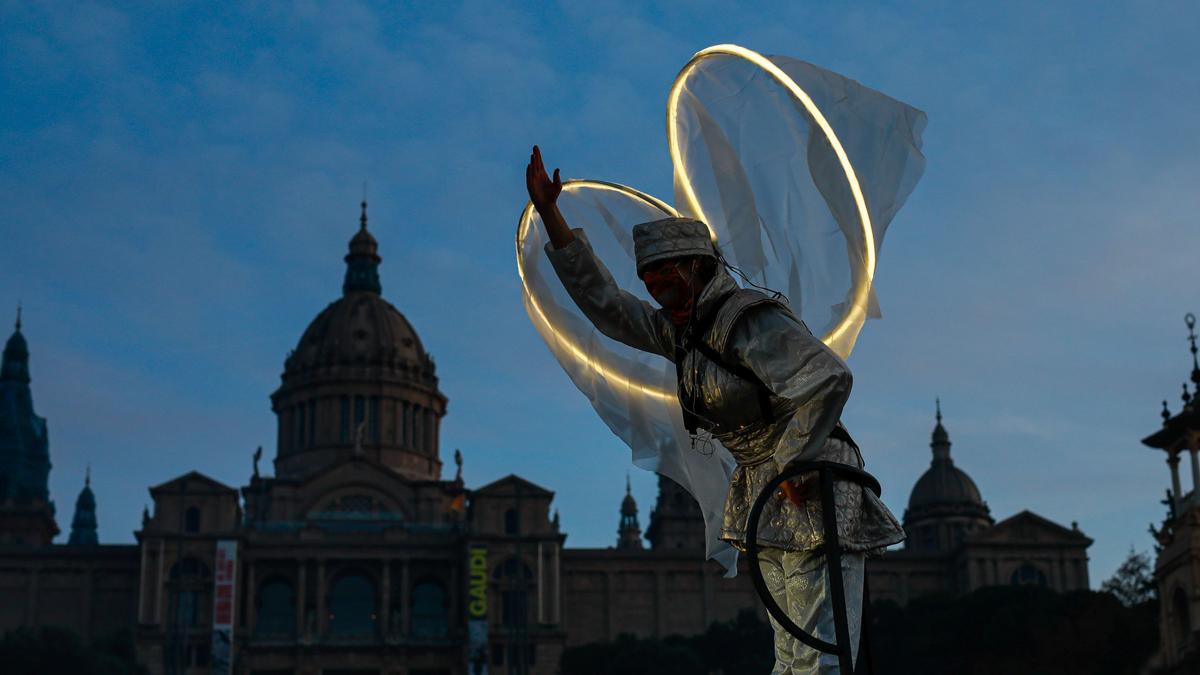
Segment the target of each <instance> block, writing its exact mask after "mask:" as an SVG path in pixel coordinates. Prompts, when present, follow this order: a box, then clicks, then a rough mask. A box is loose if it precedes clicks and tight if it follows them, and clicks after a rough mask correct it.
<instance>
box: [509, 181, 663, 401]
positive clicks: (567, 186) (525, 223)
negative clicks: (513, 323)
mask: <svg viewBox="0 0 1200 675" xmlns="http://www.w3.org/2000/svg"><path fill="white" fill-rule="evenodd" d="M579 190H603V191H609V192H616V193H619V194H621V195H624V196H626V197H629V198H630V199H632V200H634V201H640V202H644V203H645V204H647V205H649V206H651V207H653V208H656V209H658V210H660V211H662V212H663V214H664V215H665V216H677V215H679V213H678V212H677V211H676V210H675V209H673V208H671V205H670V204H667V203H666V202H664V201H662V200H660V199H657V198H655V197H653V196H651V195H648V194H646V193H644V192H641V191H639V190H635V189H633V188H631V187H628V186H626V185H621V184H620V183H608V182H605V181H598V180H569V181H566V182H564V183H563V193H571V192H576V191H579ZM533 217H534V209H533V202H528V203H526V204H525V209H524V210H523V211H521V220H520V222H519V223H518V225H517V274H518V275H519V276H520V277H521V288H522V290H523V291H524V293H525V298H526V300H527V302H528V303H529V307H530V310H531V311H530V316H531V317H533V318H536V320H537V322H538V323H540V324H541V327H542V328H544V329H545V330H547V331H549V332H550V334H551V335H553V336H554V337H555V339H556V340H557V341H558V343H559V344H561V345H563V347H565V348H566V350H567V351H568V352H570V354H571V355H572V356H573V357H574V358H575V359H577V360H578V361H579V362H580V363H585V364H587V365H588V367H589V368H591V369H592V370H594V371H595V372H597V373H598V374H600V376H601V377H603V378H604V379H606V380H608V381H609V382H611V383H613V384H615V385H617V386H620V387H629V388H631V389H634V390H637V391H639V392H641V393H643V394H645V395H647V396H651V397H654V398H659V399H663V400H668V401H675V400H678V399H677V398H676V394H675V392H674V391H665V390H663V389H661V388H659V387H656V386H654V385H651V384H647V383H645V382H636V381H634V380H632V379H630V378H629V377H627V376H626V375H625V374H623V373H621V372H620V371H619V370H618V369H616V368H613V367H611V366H609V365H607V364H605V363H602V362H601V361H599V360H597V359H595V358H594V357H593V356H592V355H590V354H588V353H587V351H585V350H584V349H583V348H582V347H581V346H580V345H579V344H577V343H576V342H575V341H574V340H573V339H572V338H571V336H570V335H569V334H567V333H566V332H565V331H562V330H559V329H558V328H557V327H556V326H555V325H554V323H553V322H552V321H551V320H550V317H548V316H546V312H545V310H544V309H542V306H541V304H539V303H538V300H537V296H536V295H535V294H534V292H533V290H532V289H531V288H530V287H529V280H528V279H526V278H525V253H524V251H523V247H524V244H525V240H526V238H527V237H528V236H529V228H530V227H532V225H533Z"/></svg>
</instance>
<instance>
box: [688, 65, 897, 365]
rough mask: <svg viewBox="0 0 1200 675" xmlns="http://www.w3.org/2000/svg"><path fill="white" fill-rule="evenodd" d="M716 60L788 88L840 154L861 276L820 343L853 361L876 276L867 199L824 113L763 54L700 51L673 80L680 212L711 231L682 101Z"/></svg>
mask: <svg viewBox="0 0 1200 675" xmlns="http://www.w3.org/2000/svg"><path fill="white" fill-rule="evenodd" d="M717 56H732V57H735V58H739V59H744V60H745V61H747V62H749V63H750V64H752V65H754V66H756V67H758V68H761V69H762V70H763V71H764V72H766V73H767V74H768V75H770V76H771V77H772V78H773V79H774V80H775V81H776V82H778V83H779V84H780V85H781V86H783V87H784V88H785V89H787V90H788V92H789V93H790V94H791V95H792V96H793V97H794V98H795V99H796V100H797V101H799V102H800V104H801V105H803V106H804V109H805V110H806V111H807V112H808V114H809V116H810V117H811V118H812V120H813V122H814V123H815V124H816V126H817V127H818V128H819V129H820V130H821V132H822V133H823V134H824V135H825V138H826V140H828V141H829V145H830V147H832V148H833V151H834V153H835V154H836V155H837V158H838V162H839V163H840V164H841V167H842V171H843V173H844V174H845V176H846V182H847V184H848V185H849V187H850V193H851V194H852V195H853V196H854V203H855V205H856V207H857V210H858V216H859V221H860V224H861V228H862V238H863V242H862V246H863V250H862V269H860V270H857V272H859V273H858V274H854V275H853V287H852V288H851V292H850V297H849V302H848V303H847V308H846V311H845V313H844V314H843V315H842V317H841V319H840V320H839V321H838V322H837V323H836V324H834V326H833V327H832V328H831V329H830V330H829V332H828V333H826V334H825V335H823V336H821V341H822V342H824V343H825V344H827V345H829V346H830V347H831V348H834V350H835V351H838V352H839V355H840V356H842V357H843V358H845V357H847V356H849V352H850V348H851V347H852V346H853V344H854V339H855V338H856V337H857V336H858V331H859V330H861V329H862V325H863V322H864V321H865V320H866V318H867V305H868V302H869V300H870V295H871V284H872V282H873V279H874V277H875V233H874V230H873V228H872V226H871V215H870V213H869V212H868V210H867V200H866V198H865V197H864V196H863V191H862V186H861V185H860V184H859V182H858V176H857V174H856V173H855V172H854V166H853V165H852V164H851V163H850V158H849V156H848V155H847V154H846V151H845V149H844V148H843V147H842V144H841V141H839V140H838V137H837V134H836V133H834V131H833V127H831V126H830V125H829V122H828V121H827V120H826V119H825V116H824V115H823V114H821V110H820V109H819V108H818V107H817V105H816V104H815V103H814V102H813V100H812V98H811V97H810V96H809V95H808V93H807V92H805V91H804V89H802V88H801V87H800V85H798V84H796V81H795V80H793V79H792V78H791V77H790V76H789V75H788V74H787V73H785V72H783V70H781V69H780V68H779V66H777V65H775V64H774V63H772V62H771V60H770V59H768V58H767V57H765V56H763V55H762V54H759V53H758V52H756V51H753V50H750V49H746V48H745V47H739V46H738V45H732V44H723V45H714V46H712V47H708V48H707V49H703V50H701V51H699V52H696V55H695V56H693V57H692V59H691V60H690V61H688V63H687V65H685V66H684V67H683V70H681V71H679V75H678V76H676V78H675V83H674V84H673V85H671V93H670V96H669V97H668V99H667V143H668V146H669V148H670V152H671V164H672V165H673V166H674V167H675V177H676V181H677V182H678V184H679V186H680V187H681V188H682V190H681V192H682V195H683V199H684V201H685V202H686V203H685V204H680V207H681V208H684V209H687V210H689V211H690V212H691V213H690V214H689V215H692V216H694V217H696V218H698V219H699V220H702V221H704V222H705V223H709V230H710V231H712V225H711V221H710V220H709V219H708V218H707V217H706V216H705V213H704V209H703V207H702V206H701V205H700V200H699V198H698V197H697V196H696V191H695V188H694V187H693V186H692V183H691V179H690V178H689V177H688V175H687V165H686V164H685V162H684V158H683V155H682V152H681V150H680V142H679V99H680V94H681V93H682V92H683V89H684V87H685V86H686V84H687V78H688V76H689V75H691V74H692V72H693V71H694V70H695V69H696V68H697V66H699V64H700V63H701V62H702V61H704V60H705V59H709V58H713V57H717ZM712 234H713V241H714V242H715V241H716V240H717V235H716V232H715V231H713V233H712ZM842 352H844V353H842Z"/></svg>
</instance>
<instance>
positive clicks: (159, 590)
mask: <svg viewBox="0 0 1200 675" xmlns="http://www.w3.org/2000/svg"><path fill="white" fill-rule="evenodd" d="M164 565H166V540H165V539H159V540H158V578H157V579H155V580H154V623H162V620H163V587H164V586H166V585H167V584H166V580H165V579H163V569H164Z"/></svg>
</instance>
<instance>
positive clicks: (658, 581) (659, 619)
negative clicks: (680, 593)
mask: <svg viewBox="0 0 1200 675" xmlns="http://www.w3.org/2000/svg"><path fill="white" fill-rule="evenodd" d="M666 614H667V584H666V579H665V575H664V574H663V573H662V572H660V571H658V570H655V571H654V637H658V638H661V637H663V636H664V635H666V634H667V617H666Z"/></svg>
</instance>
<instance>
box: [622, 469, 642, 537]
mask: <svg viewBox="0 0 1200 675" xmlns="http://www.w3.org/2000/svg"><path fill="white" fill-rule="evenodd" d="M617 548H619V549H625V550H630V549H640V548H642V527H641V525H639V524H638V519H637V501H636V500H634V498H633V488H632V485H631V484H630V482H629V474H628V473H626V474H625V498H624V499H622V500H621V522H620V525H618V526H617Z"/></svg>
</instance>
